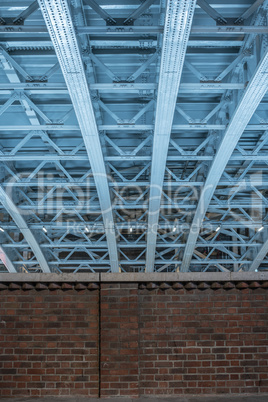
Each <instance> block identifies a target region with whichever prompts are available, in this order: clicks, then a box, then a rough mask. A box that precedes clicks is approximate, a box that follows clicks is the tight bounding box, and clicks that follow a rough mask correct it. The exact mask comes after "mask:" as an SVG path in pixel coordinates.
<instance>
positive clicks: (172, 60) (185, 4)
mask: <svg viewBox="0 0 268 402" xmlns="http://www.w3.org/2000/svg"><path fill="white" fill-rule="evenodd" d="M267 11H268V0H129V1H123V0H101V1H95V0H69V1H68V0H38V1H32V0H12V1H10V0H1V2H0V260H1V261H0V272H11V273H12V272H13V273H16V272H17V273H41V272H44V273H49V272H53V273H87V272H91V273H107V272H118V273H123V272H148V273H149V272H163V273H164V272H187V271H190V272H204V271H206V272H225V273H226V272H227V273H228V272H229V271H234V272H238V271H254V272H255V271H264V270H267V268H268V258H267V257H266V254H267V252H268V240H267V234H268V215H267V214H268V200H267V194H268V166H267V165H268V113H267V112H268V108H267V101H268V97H267V94H266V92H267V89H268V24H267V22H268V19H267Z"/></svg>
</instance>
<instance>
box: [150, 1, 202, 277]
mask: <svg viewBox="0 0 268 402" xmlns="http://www.w3.org/2000/svg"><path fill="white" fill-rule="evenodd" d="M195 3H196V0H169V1H168V3H167V11H166V19H165V26H164V37H163V46H162V49H163V50H162V55H161V65H160V75H159V85H158V95H157V104H156V116H155V127H154V140H153V155H152V167H151V183H150V201H149V212H148V233H147V255H146V271H147V272H152V271H153V270H154V260H155V250H156V239H157V227H158V219H159V211H160V203H161V196H162V188H163V180H164V173H165V166H166V161H167V153H168V145H169V140H170V133H171V128H172V122H173V117H174V110H175V106H176V101H177V96H178V90H179V85H180V80H181V73H182V69H183V64H184V58H185V53H186V49H187V42H188V38H189V35H190V30H191V25H192V20H193V14H194V8H195Z"/></svg>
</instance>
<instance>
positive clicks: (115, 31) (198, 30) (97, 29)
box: [0, 25, 268, 37]
mask: <svg viewBox="0 0 268 402" xmlns="http://www.w3.org/2000/svg"><path fill="white" fill-rule="evenodd" d="M76 30H77V33H78V34H79V35H83V34H88V35H90V36H91V37H94V36H98V35H107V36H126V35H127V36H135V35H137V34H140V35H143V34H159V33H163V27H162V26H145V25H140V26H139V25H132V26H126V25H115V26H102V25H94V26H78V27H77V28H76ZM267 32H268V27H267V26H253V25H252V26H251V25H248V26H243V25H222V26H213V25H211V26H206V25H195V26H193V27H192V29H191V35H196V34H204V35H206V34H224V35H226V34H230V35H241V34H242V35H244V34H251V33H252V34H254V33H255V34H265V33H267ZM0 33H4V34H6V35H7V34H8V35H9V36H11V37H12V35H16V36H18V35H20V36H25V35H27V34H47V33H48V32H47V28H46V26H42V25H18V26H15V25H0Z"/></svg>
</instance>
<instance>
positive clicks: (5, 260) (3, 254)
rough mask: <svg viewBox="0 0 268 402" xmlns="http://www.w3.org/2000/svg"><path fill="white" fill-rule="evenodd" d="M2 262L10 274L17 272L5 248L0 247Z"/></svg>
mask: <svg viewBox="0 0 268 402" xmlns="http://www.w3.org/2000/svg"><path fill="white" fill-rule="evenodd" d="M0 260H1V261H2V262H3V264H4V265H5V267H6V269H7V270H8V272H17V270H16V268H15V266H14V264H13V262H12V261H11V259H10V258H9V257H8V255H7V253H6V251H5V247H4V246H0Z"/></svg>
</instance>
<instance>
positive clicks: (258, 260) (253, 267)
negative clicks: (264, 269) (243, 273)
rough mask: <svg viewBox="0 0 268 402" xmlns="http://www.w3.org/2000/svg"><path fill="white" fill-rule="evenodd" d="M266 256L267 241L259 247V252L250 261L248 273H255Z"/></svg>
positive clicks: (267, 251)
mask: <svg viewBox="0 0 268 402" xmlns="http://www.w3.org/2000/svg"><path fill="white" fill-rule="evenodd" d="M267 254H268V240H266V241H265V242H264V243H263V245H262V246H261V248H260V250H259V252H258V253H257V255H256V257H255V258H254V260H253V261H252V264H251V265H250V267H249V269H248V270H249V271H256V270H258V268H259V266H260V265H261V263H262V261H263V260H264V258H265V257H266V255H267Z"/></svg>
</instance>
